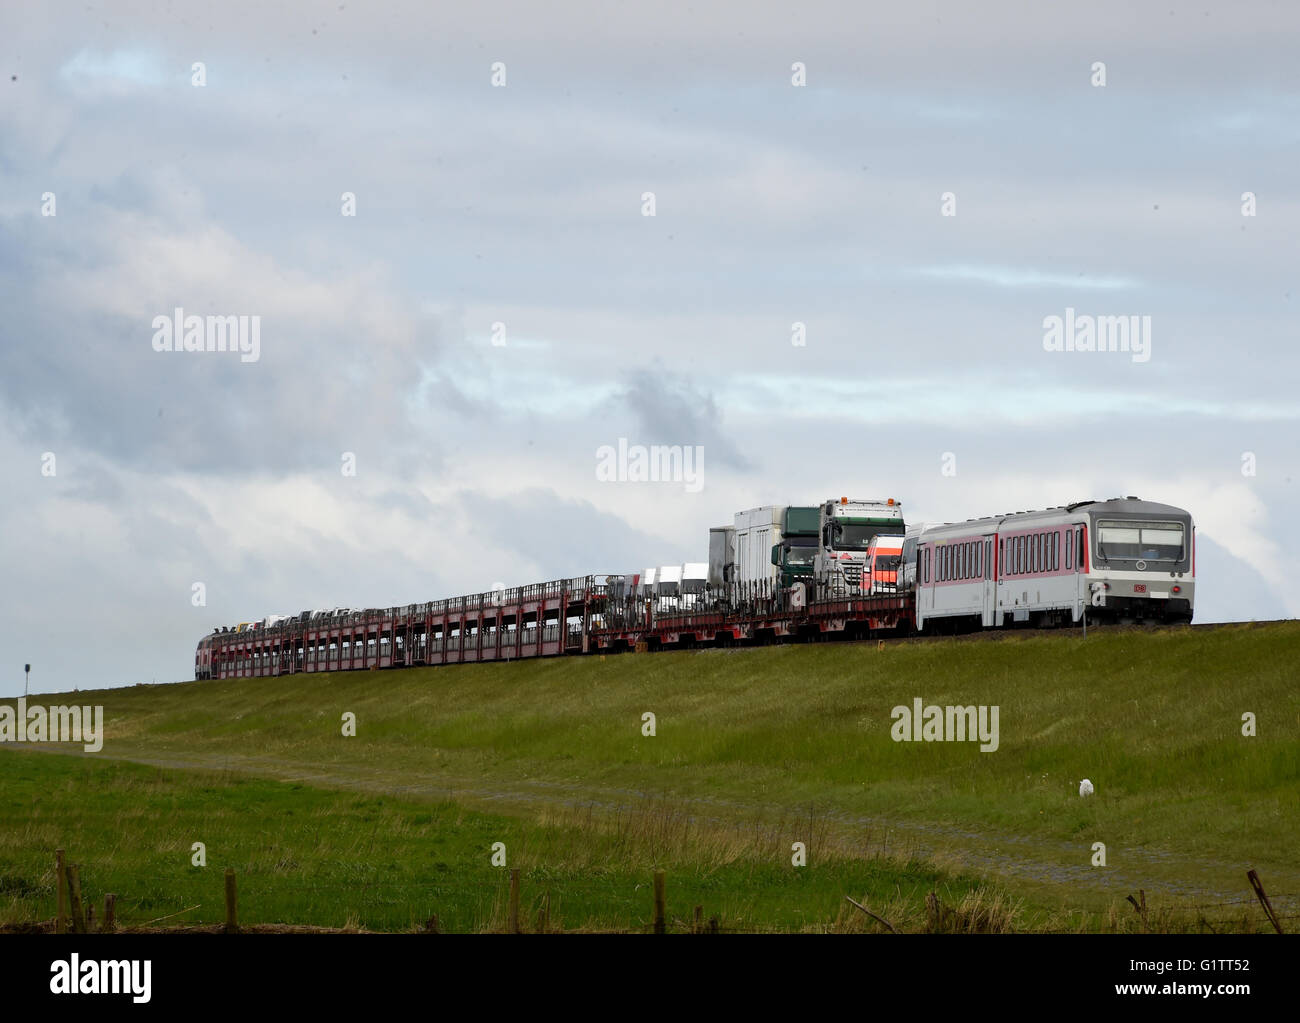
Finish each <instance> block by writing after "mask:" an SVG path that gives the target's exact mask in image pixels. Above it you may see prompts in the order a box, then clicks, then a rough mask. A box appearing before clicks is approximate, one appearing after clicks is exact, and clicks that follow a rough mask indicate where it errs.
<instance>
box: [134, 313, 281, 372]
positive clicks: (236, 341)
mask: <svg viewBox="0 0 1300 1023" xmlns="http://www.w3.org/2000/svg"><path fill="white" fill-rule="evenodd" d="M153 330H154V335H153V341H152V345H153V350H154V351H155V352H239V353H240V356H239V361H240V362H256V361H257V360H258V359H260V358H261V357H262V317H260V316H247V315H243V316H193V315H191V316H186V315H185V310H184V309H182V308H180V307H179V306H177V307H176V310H175V312H174V313H173V315H171V316H163V315H159V316H155V317H154V318H153Z"/></svg>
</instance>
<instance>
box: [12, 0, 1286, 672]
mask: <svg viewBox="0 0 1300 1023" xmlns="http://www.w3.org/2000/svg"><path fill="white" fill-rule="evenodd" d="M1138 8H1140V9H1138ZM1297 49H1300V11H1297V10H1296V9H1295V8H1294V6H1293V5H1289V4H1285V3H1236V4H1232V5H1224V4H1215V5H1211V4H1207V3H1201V4H1196V5H1192V6H1187V5H1183V4H1172V3H1165V4H1133V3H1131V2H1116V3H1086V4H1085V3H1072V4H1069V5H1066V4H1028V3H1026V4H1012V3H985V4H979V5H974V4H966V3H950V4H946V3H945V4H935V3H915V2H913V3H907V4H901V3H898V4H880V3H869V4H868V3H850V2H843V3H821V4H819V3H808V2H799V3H762V2H758V3H755V2H748V3H743V4H741V3H692V4H679V3H671V2H668V3H664V2H656V3H654V4H610V3H608V2H592V3H563V4H536V3H501V2H487V3H473V4H467V3H456V4H450V3H434V4H424V3H414V2H411V3H401V4H396V3H394V4H370V3H367V4H360V3H354V2H345V3H339V2H337V0H335V2H329V3H284V4H270V5H268V4H263V3H225V4H221V5H215V6H214V5H210V4H204V5H189V4H183V3H179V2H175V3H166V4H162V3H130V2H125V3H113V4H103V3H86V2H85V0H81V2H77V3H60V2H48V0H42V2H37V0H32V2H27V3H24V2H10V3H6V4H4V5H3V7H2V8H0V302H3V309H4V316H3V319H0V479H3V481H4V487H3V499H0V659H2V660H3V664H0V695H13V694H14V693H21V691H22V683H23V678H22V665H23V663H24V662H28V661H30V662H32V664H33V673H32V689H33V691H34V692H40V691H57V690H65V689H70V688H74V687H77V688H87V687H98V686H105V685H119V684H130V683H133V682H139V681H153V680H157V681H171V680H176V679H183V678H188V677H191V676H192V670H193V650H194V645H195V643H196V642H197V640H198V638H199V637H200V636H201V635H202V634H204V633H206V632H207V631H209V630H210V629H211V627H212V626H213V625H216V624H219V623H229V622H235V621H240V620H247V619H251V618H254V617H261V616H263V615H265V614H267V613H268V612H279V613H289V612H296V611H298V610H301V609H303V608H311V607H331V606H335V605H347V606H355V607H364V606H380V605H390V604H397V603H405V602H409V601H416V600H431V599H436V598H439V597H443V596H450V595H455V594H459V593H464V592H475V591H478V590H482V589H487V588H489V587H490V586H491V585H492V584H493V583H498V582H500V583H505V584H507V585H514V584H517V583H525V582H533V581H539V580H544V579H551V578H556V577H560V576H568V575H578V574H586V573H588V572H611V571H636V570H640V569H641V568H643V567H644V566H646V565H652V564H662V563H672V562H681V561H683V560H702V559H703V558H704V557H705V555H706V552H707V538H708V527H709V526H711V525H717V524H721V523H723V522H728V521H730V519H731V516H732V513H733V512H735V511H736V510H738V509H742V508H748V507H752V506H755V505H758V504H768V503H781V504H785V503H813V502H816V501H818V500H821V499H824V498H827V497H830V496H839V495H848V496H852V497H888V496H893V497H896V498H898V499H900V500H901V501H902V502H903V503H904V507H905V509H906V510H907V512H908V517H909V519H914V520H947V519H955V518H966V517H969V516H975V515H982V514H987V513H993V512H1000V511H1005V510H1008V509H1022V508H1041V507H1044V506H1047V505H1055V504H1061V503H1065V502H1068V501H1074V500H1080V499H1085V498H1089V497H1097V498H1106V497H1111V496H1115V495H1120V494H1124V495H1127V494H1136V495H1139V496H1141V497H1144V498H1148V499H1152V500H1159V501H1163V502H1167V503H1171V504H1176V505H1181V506H1183V507H1186V508H1188V509H1190V510H1191V512H1192V514H1193V515H1194V516H1195V518H1196V520H1197V523H1198V528H1199V538H1200V545H1199V551H1198V574H1199V577H1200V579H1199V581H1200V586H1199V588H1198V594H1197V596H1198V607H1197V617H1198V620H1201V621H1214V620H1231V619H1249V618H1276V617H1289V616H1295V615H1297V614H1298V613H1300V591H1298V590H1297V588H1296V587H1295V586H1294V585H1293V584H1292V583H1291V580H1292V579H1293V578H1294V577H1295V575H1296V574H1297V572H1298V571H1300V556H1298V555H1297V546H1296V544H1295V542H1294V540H1293V539H1292V538H1293V537H1294V536H1295V533H1296V527H1297V524H1298V523H1297V515H1296V512H1295V502H1296V499H1297V486H1296V479H1297V475H1298V474H1300V455H1298V454H1297V443H1296V441H1297V425H1298V423H1297V420H1298V419H1300V402H1298V401H1297V398H1296V387H1297V382H1298V381H1300V348H1298V347H1297V344H1296V333H1297V331H1296V325H1295V312H1296V309H1297V307H1300V288H1298V287H1297V284H1298V283H1300V282H1297V281H1296V280H1295V273H1296V266H1297V260H1296V249H1297V244H1298V243H1297V238H1300V205H1298V204H1297V199H1296V187H1297V181H1298V180H1300V175H1298V174H1297V171H1298V170H1300V166H1298V164H1300V161H1298V160H1297V156H1298V153H1300V148H1298V144H1300V64H1297V62H1296V60H1295V53H1296V52H1297ZM1099 62H1100V63H1101V64H1104V69H1099V68H1098V64H1099ZM196 64H197V65H201V66H200V67H197V68H196ZM796 65H799V67H796ZM1101 74H1104V85H1102V84H1099V78H1100V75H1101ZM503 75H504V84H500V83H501V82H502V76H503ZM494 78H495V80H496V81H495V83H494ZM799 78H802V79H803V81H804V82H805V84H803V85H796V84H795V81H796V80H797V79H799ZM196 82H199V83H201V84H196ZM345 193H351V194H352V195H353V196H354V197H355V215H354V216H345V215H344V213H345V209H344V206H345V201H344V194H345ZM646 193H653V205H654V216H646V215H645V213H646V212H647V201H646V198H645V197H646ZM1245 193H1251V196H1252V197H1253V200H1251V199H1247V198H1244V196H1245ZM946 194H947V202H946V204H945V195H946ZM1252 201H1253V209H1251V208H1250V206H1251V202H1252ZM51 213H52V214H53V215H49V214H51ZM1246 213H1253V215H1245V214H1246ZM945 214H954V215H945ZM177 308H181V309H183V310H184V311H185V313H186V314H187V315H199V316H209V315H214V316H215V315H222V316H224V315H246V316H257V317H259V318H260V328H261V333H260V350H259V353H258V354H259V358H258V359H257V360H256V361H243V360H241V358H240V356H239V355H238V354H231V353H223V352H158V351H155V350H154V344H153V339H154V335H155V330H154V326H153V321H154V318H155V317H157V316H167V317H170V316H172V315H173V312H174V310H175V309H177ZM1066 309H1073V310H1075V314H1076V315H1077V316H1144V317H1150V325H1151V329H1150V335H1149V338H1150V352H1149V358H1148V359H1146V360H1145V361H1140V360H1138V359H1135V358H1134V357H1133V353H1131V352H1085V351H1072V352H1058V351H1047V350H1045V346H1044V334H1045V329H1044V321H1045V319H1046V318H1048V317H1051V316H1062V317H1063V316H1064V315H1065V311H1066ZM497 324H499V325H501V326H500V327H494V325H497ZM795 324H802V325H804V331H805V335H804V343H803V344H796V343H794V341H795V340H796V338H795V334H794V331H795V327H794V325H795ZM494 331H495V334H494ZM620 438H623V439H626V441H627V442H628V443H629V444H646V445H650V444H680V445H691V446H697V445H698V446H701V447H702V448H703V451H704V476H703V483H704V485H703V487H702V488H699V489H698V490H697V491H695V492H692V491H691V489H690V488H688V487H687V486H685V485H683V484H682V483H635V482H602V481H600V480H598V479H597V475H596V471H595V470H596V465H597V456H596V452H597V449H598V448H599V447H601V446H602V445H606V444H610V445H616V444H617V443H618V442H619V440H620ZM349 454H350V455H351V458H352V462H353V463H354V464H355V474H354V475H348V474H346V473H345V472H344V464H345V460H347V457H348V455H349ZM50 456H53V457H52V458H51V457H50ZM945 465H947V466H950V467H952V466H955V470H956V471H955V473H952V474H948V475H945V473H944V471H943V469H944V466H945ZM196 583H202V584H203V587H204V590H205V592H206V605H204V606H194V602H193V600H192V594H193V592H194V586H195V584H196Z"/></svg>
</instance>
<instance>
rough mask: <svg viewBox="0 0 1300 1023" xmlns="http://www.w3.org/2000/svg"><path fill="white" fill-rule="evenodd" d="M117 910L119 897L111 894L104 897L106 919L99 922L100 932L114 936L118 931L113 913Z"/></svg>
mask: <svg viewBox="0 0 1300 1023" xmlns="http://www.w3.org/2000/svg"><path fill="white" fill-rule="evenodd" d="M116 908H117V896H116V895H114V894H112V893H111V892H110V893H109V894H108V895H105V896H104V919H103V920H101V921H100V922H99V929H100V931H102V932H104V933H107V934H112V933H113V931H114V930H116V925H115V922H114V920H113V911H114V910H115V909H116Z"/></svg>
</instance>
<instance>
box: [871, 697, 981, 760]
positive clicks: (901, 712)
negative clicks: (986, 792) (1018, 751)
mask: <svg viewBox="0 0 1300 1023" xmlns="http://www.w3.org/2000/svg"><path fill="white" fill-rule="evenodd" d="M998 714H999V710H998V708H997V707H996V706H994V707H988V706H984V705H980V706H978V707H976V706H970V707H940V706H938V705H937V704H931V705H930V706H928V707H927V706H925V704H924V702H923V701H922V700H921V698H920V697H919V696H918V697H916V698H915V699H913V700H912V706H911V707H907V706H905V705H902V704H900V705H899V706H897V707H895V708H894V709H893V710H892V711H890V714H889V716H890V717H891V718H893V719H894V724H893V727H892V728H890V730H889V735H890V737H891V738H892V739H893V740H894V741H895V742H978V743H979V744H980V752H981V753H993V752H995V751H996V750H997V748H998Z"/></svg>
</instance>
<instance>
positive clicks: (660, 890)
mask: <svg viewBox="0 0 1300 1023" xmlns="http://www.w3.org/2000/svg"><path fill="white" fill-rule="evenodd" d="M666 915H667V914H666V912H665V900H664V872H663V871H662V870H656V871H655V934H663V933H664V931H665V930H666V924H665V922H664V918H665V916H666Z"/></svg>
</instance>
